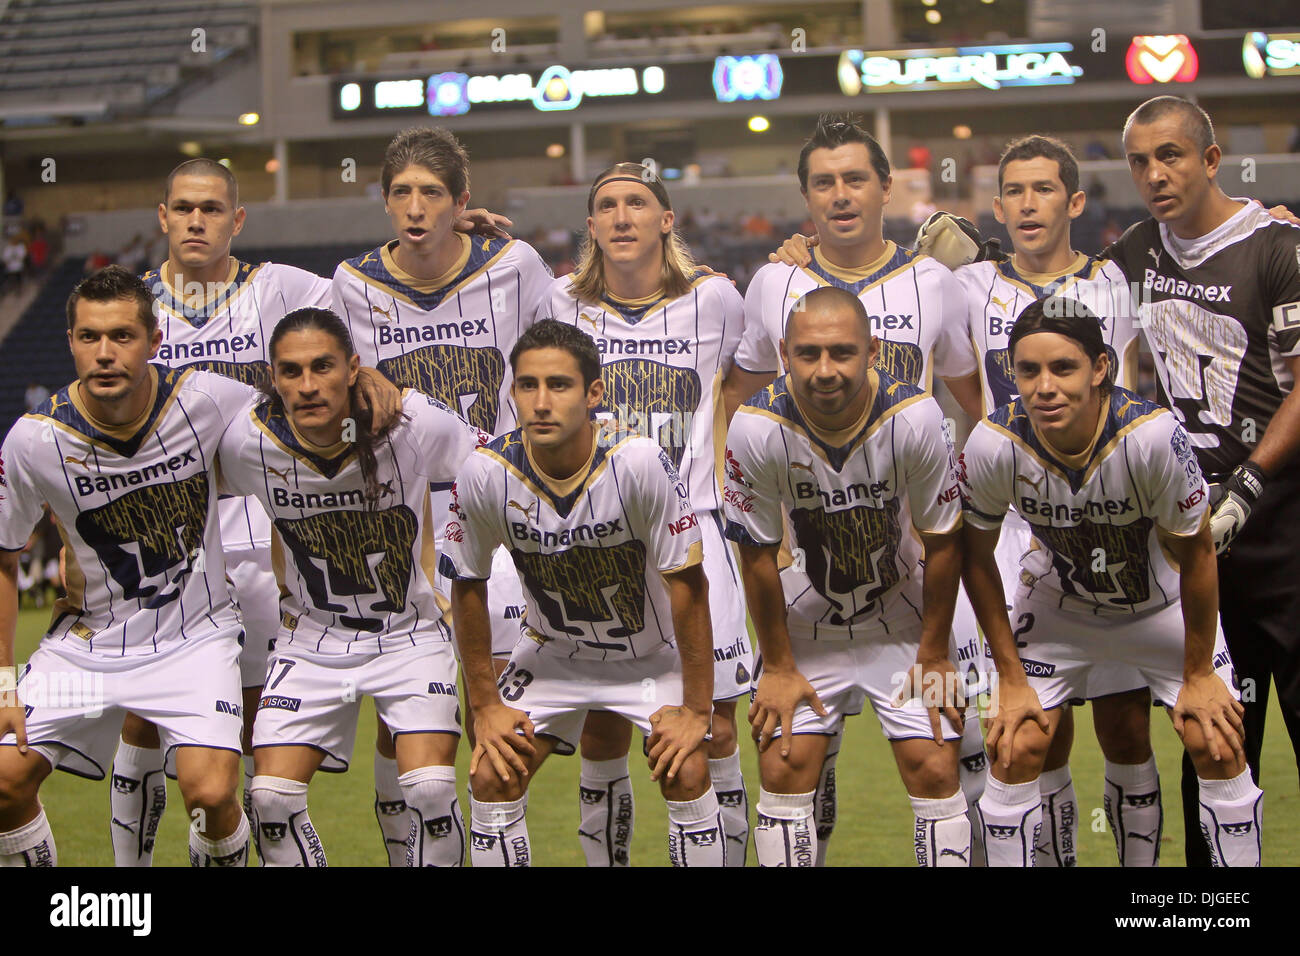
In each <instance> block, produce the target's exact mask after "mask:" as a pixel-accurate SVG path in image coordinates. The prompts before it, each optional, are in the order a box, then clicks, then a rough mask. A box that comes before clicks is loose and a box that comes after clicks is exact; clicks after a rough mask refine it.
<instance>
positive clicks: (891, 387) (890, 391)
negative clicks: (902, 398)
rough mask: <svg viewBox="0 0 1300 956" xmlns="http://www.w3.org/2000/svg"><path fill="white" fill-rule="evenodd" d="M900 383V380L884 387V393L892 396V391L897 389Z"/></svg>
mask: <svg viewBox="0 0 1300 956" xmlns="http://www.w3.org/2000/svg"><path fill="white" fill-rule="evenodd" d="M902 384H903V383H902V382H895V383H894V384H893V385H890V386H889V387H888V388H886V389H885V394H886V395H888V396H889V397H890V398H893V397H894V393H895V392H896V391H898V388H899V386H900V385H902Z"/></svg>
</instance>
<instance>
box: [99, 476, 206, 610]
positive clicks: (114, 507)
mask: <svg viewBox="0 0 1300 956" xmlns="http://www.w3.org/2000/svg"><path fill="white" fill-rule="evenodd" d="M208 494H209V485H208V476H207V473H206V472H204V473H200V474H197V475H191V476H190V477H188V478H184V479H181V480H179V481H160V482H159V483H157V484H146V485H142V486H140V487H139V488H135V489H133V490H131V491H127V492H126V493H124V494H123V495H121V496H120V497H118V498H116V499H114V500H113V501H110V502H108V504H105V505H101V506H100V507H98V508H92V509H90V510H87V511H83V512H81V514H79V515H77V521H76V527H77V534H78V535H79V536H80V537H81V539H82V540H83V541H85V542H86V544H87V545H88V546H89V547H91V548H93V549H94V551H95V554H96V555H98V557H99V559H100V561H102V562H103V564H104V567H105V568H106V569H107V571H108V573H109V574H110V575H111V576H112V578H113V580H114V581H116V582H117V584H118V586H119V587H120V588H121V589H122V594H123V596H124V597H126V598H128V599H131V600H139V601H143V602H144V603H145V606H146V607H149V608H160V607H163V606H164V605H166V604H169V603H171V602H172V601H174V600H176V599H177V598H178V597H179V596H180V591H181V587H182V585H183V581H184V579H185V577H186V576H187V575H188V574H189V572H190V570H191V569H192V568H193V566H194V562H195V561H196V560H197V558H198V555H199V550H200V548H201V547H202V545H203V534H204V530H205V528H206V526H207V516H208Z"/></svg>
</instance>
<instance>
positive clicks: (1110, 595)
mask: <svg viewBox="0 0 1300 956" xmlns="http://www.w3.org/2000/svg"><path fill="white" fill-rule="evenodd" d="M1152 527H1154V522H1153V521H1152V520H1151V518H1149V517H1141V518H1138V519H1137V520H1136V521H1133V522H1131V523H1129V524H1106V523H1101V522H1094V521H1089V520H1087V519H1086V518H1085V519H1083V520H1081V521H1079V523H1078V524H1076V525H1073V526H1070V527H1053V526H1050V525H1039V524H1034V523H1032V522H1031V523H1030V529H1031V530H1032V531H1033V533H1034V537H1036V538H1038V539H1039V540H1041V541H1042V542H1043V544H1044V545H1046V546H1047V548H1048V550H1049V552H1050V554H1051V556H1052V564H1053V566H1054V567H1055V569H1056V571H1057V573H1058V575H1059V576H1060V581H1061V588H1062V590H1064V591H1065V593H1066V594H1071V595H1074V596H1077V597H1081V598H1085V599H1088V600H1095V601H1101V602H1102V603H1105V604H1109V605H1112V606H1114V607H1117V608H1124V607H1135V606H1138V605H1142V604H1145V603H1146V601H1147V600H1148V599H1149V597H1150V592H1151V583H1150V563H1151V555H1150V553H1149V552H1148V550H1147V542H1148V540H1149V535H1150V533H1151V529H1152Z"/></svg>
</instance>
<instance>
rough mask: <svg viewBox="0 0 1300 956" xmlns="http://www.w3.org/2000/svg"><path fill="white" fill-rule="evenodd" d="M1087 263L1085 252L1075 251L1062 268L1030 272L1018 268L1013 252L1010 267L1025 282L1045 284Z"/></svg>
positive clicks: (1076, 270)
mask: <svg viewBox="0 0 1300 956" xmlns="http://www.w3.org/2000/svg"><path fill="white" fill-rule="evenodd" d="M1087 263H1088V256H1087V255H1086V254H1084V253H1082V252H1075V253H1074V258H1073V259H1071V260H1070V264H1069V265H1068V266H1066V267H1065V268H1064V269H1057V270H1055V271H1053V272H1030V271H1029V270H1028V269H1022V268H1020V266H1019V264H1017V262H1016V254H1015V253H1014V252H1013V253H1012V254H1011V268H1013V269H1015V270H1016V275H1018V276H1020V278H1022V279H1024V280H1025V281H1026V282H1029V283H1032V284H1033V285H1036V286H1045V285H1048V284H1049V283H1052V282H1055V281H1056V280H1057V279H1063V278H1065V277H1066V276H1068V275H1071V274H1072V273H1075V272H1078V271H1079V270H1080V269H1082V268H1083V267H1084V266H1085V265H1087ZM1004 278H1005V276H1004Z"/></svg>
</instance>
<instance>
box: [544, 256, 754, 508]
mask: <svg viewBox="0 0 1300 956" xmlns="http://www.w3.org/2000/svg"><path fill="white" fill-rule="evenodd" d="M570 285H571V282H570V279H569V278H568V277H567V276H565V277H562V278H560V279H557V280H555V283H554V284H553V285H552V287H551V297H550V300H549V302H548V305H547V307H548V316H549V317H550V318H554V319H558V320H559V321H561V322H568V323H570V324H571V325H574V326H575V327H577V328H578V329H581V330H582V331H584V332H587V333H589V334H590V335H591V336H592V338H594V339H595V340H596V347H597V348H599V349H600V358H601V365H602V372H601V376H602V378H603V379H604V382H605V401H604V403H603V405H602V407H601V408H600V409H598V410H597V415H602V417H603V415H612V416H614V417H615V418H616V419H618V420H619V421H620V422H621V423H622V424H623V425H624V427H626V428H628V429H630V430H633V431H637V432H639V433H640V434H643V435H645V436H646V437H648V438H650V439H652V440H654V441H655V442H657V443H658V445H659V447H660V448H662V449H664V450H665V451H667V452H668V457H669V458H671V459H672V462H673V464H674V466H676V468H677V469H678V471H679V473H680V474H681V476H682V480H683V481H685V482H686V488H687V491H689V493H690V496H691V504H692V505H693V506H694V507H695V509H696V510H697V511H716V510H717V509H719V508H721V507H722V490H721V469H720V467H719V458H720V457H721V456H720V455H719V451H720V449H719V448H718V447H717V444H718V443H717V442H715V438H716V439H718V440H720V439H721V438H722V437H723V436H722V434H721V433H722V432H723V431H724V430H725V429H724V426H723V425H722V423H721V422H720V421H719V420H718V410H719V407H720V404H721V403H720V401H719V394H720V391H721V387H722V377H723V376H724V375H725V374H726V371H727V369H728V368H729V367H730V365H731V359H732V356H733V355H734V354H735V351H736V345H737V344H738V343H739V341H740V333H741V330H742V328H743V326H744V321H745V312H744V309H745V305H744V301H743V300H742V299H741V297H740V293H738V292H737V291H736V289H735V287H734V286H732V284H731V283H730V282H728V281H727V280H726V279H723V278H720V277H718V276H710V275H708V274H707V273H705V274H701V275H699V276H697V278H696V279H695V282H694V283H693V285H692V287H691V290H690V291H689V292H687V293H686V294H685V295H683V296H679V297H678V298H676V299H661V300H659V301H656V302H653V303H650V304H647V305H642V306H636V307H631V306H626V305H622V304H620V303H618V302H613V301H603V302H597V303H589V302H580V301H578V300H577V299H575V298H574V297H573V295H572V294H571V293H570V291H569V288H570Z"/></svg>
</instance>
